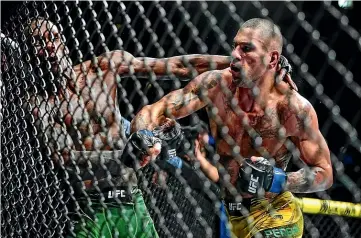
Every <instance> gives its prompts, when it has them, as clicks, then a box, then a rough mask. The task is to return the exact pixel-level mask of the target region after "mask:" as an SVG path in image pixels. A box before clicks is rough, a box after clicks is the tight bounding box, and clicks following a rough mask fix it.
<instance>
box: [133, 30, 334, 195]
mask: <svg viewBox="0 0 361 238" xmlns="http://www.w3.org/2000/svg"><path fill="white" fill-rule="evenodd" d="M261 35H262V34H261V32H259V30H254V29H248V28H246V29H240V30H239V32H238V34H237V35H236V37H235V39H234V42H235V48H234V50H233V52H232V56H233V57H234V59H235V60H234V61H233V62H232V63H231V65H230V67H229V68H227V69H223V70H213V71H209V72H206V73H203V74H201V75H199V76H198V77H196V78H195V79H194V80H192V81H191V82H190V83H189V84H188V85H187V86H186V87H185V88H182V89H179V90H176V91H173V92H171V93H169V94H168V95H166V96H164V97H163V98H162V99H161V100H159V101H158V102H156V103H154V104H152V105H148V106H145V107H144V108H143V109H142V110H141V111H140V112H139V113H138V114H137V115H136V117H135V118H134V119H133V121H132V130H133V131H136V130H140V129H145V128H146V129H152V128H154V127H155V126H157V125H159V124H160V123H162V121H163V120H164V119H165V118H167V117H169V118H173V119H179V118H183V117H186V116H188V115H190V114H192V113H194V112H196V111H197V110H199V109H201V108H204V107H206V109H207V112H208V117H209V120H210V125H211V133H212V136H213V137H214V138H215V139H216V146H217V153H218V154H219V155H220V157H221V160H220V162H221V163H222V165H223V166H224V167H225V168H226V169H227V170H228V173H229V174H230V177H231V178H230V182H231V183H232V184H233V185H235V181H236V180H237V177H238V171H239V168H240V166H241V165H242V158H250V157H252V156H255V157H264V158H267V159H271V162H275V166H277V167H279V168H282V169H285V167H286V165H287V163H288V161H289V159H290V157H291V156H289V153H290V152H292V147H290V146H288V144H291V145H292V144H293V145H295V146H296V147H295V148H294V149H295V151H296V152H295V153H294V155H297V153H299V157H300V159H301V160H302V161H303V162H304V163H305V164H306V165H307V166H305V167H304V168H302V169H300V170H299V171H296V172H290V173H288V174H287V175H288V180H287V184H286V188H285V189H286V190H289V191H291V192H294V193H308V192H315V191H322V190H325V189H327V188H329V187H330V186H331V184H332V167H331V163H330V152H329V149H328V147H327V144H326V142H325V139H324V138H323V136H322V135H321V133H320V131H319V128H318V121H317V115H316V112H315V110H314V109H313V107H312V105H311V104H310V103H309V102H308V101H307V100H306V99H305V98H304V97H302V96H301V95H300V94H299V93H297V92H296V91H294V90H291V89H290V88H289V87H288V84H286V83H285V82H280V83H275V81H276V80H275V75H276V71H277V67H278V66H277V64H278V59H279V55H280V52H278V51H277V50H274V49H272V44H267V43H265V42H266V41H265V40H264V39H263V38H262V36H261ZM271 43H274V42H271ZM237 65H239V66H238V68H242V73H241V72H238V71H237V70H236V68H237ZM283 73H284V72H283ZM242 74H243V76H242ZM254 86H256V87H254ZM290 141H291V142H293V143H288V142H290ZM239 156H240V157H241V159H239V158H237V157H239ZM273 159H274V161H273ZM243 196H244V197H248V196H249V195H247V194H243ZM272 196H273V194H270V193H267V194H266V197H272Z"/></svg>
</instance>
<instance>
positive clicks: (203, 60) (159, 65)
mask: <svg viewBox="0 0 361 238" xmlns="http://www.w3.org/2000/svg"><path fill="white" fill-rule="evenodd" d="M98 61H99V63H100V64H101V65H102V66H108V67H109V66H110V65H111V64H113V67H114V69H115V71H117V73H118V74H119V75H121V76H128V75H131V74H134V73H135V74H137V77H140V76H146V77H149V75H150V74H151V73H154V75H155V76H159V77H161V76H167V75H168V76H169V75H174V76H176V77H181V78H194V77H195V76H196V75H193V74H192V71H194V72H196V73H198V74H201V73H203V72H206V71H209V70H213V69H225V68H227V67H229V64H230V62H231V58H230V57H229V56H221V55H200V54H192V55H181V56H174V57H170V58H149V57H138V58H136V57H134V56H133V55H132V54H130V53H129V52H126V51H121V50H116V51H111V52H107V53H105V54H103V55H101V56H99V57H98ZM110 62H112V63H110Z"/></svg>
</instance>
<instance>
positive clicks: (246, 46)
mask: <svg viewBox="0 0 361 238" xmlns="http://www.w3.org/2000/svg"><path fill="white" fill-rule="evenodd" d="M251 50H252V47H250V46H249V45H244V46H243V47H242V51H243V52H250V51H251Z"/></svg>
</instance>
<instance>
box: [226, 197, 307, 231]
mask: <svg viewBox="0 0 361 238" xmlns="http://www.w3.org/2000/svg"><path fill="white" fill-rule="evenodd" d="M228 214H229V213H228ZM229 222H230V228H231V233H232V235H231V236H232V238H234V237H237V238H250V237H255V236H256V234H260V235H262V236H263V237H264V238H271V237H272V238H273V237H275V238H281V237H302V234H303V215H302V212H301V208H300V207H299V205H298V204H297V202H296V201H295V198H294V196H293V195H292V193H291V192H284V193H282V194H279V195H277V196H276V197H275V198H273V199H271V200H270V201H268V200H266V199H262V200H260V199H253V200H252V202H251V205H250V208H249V213H248V215H242V216H232V215H229Z"/></svg>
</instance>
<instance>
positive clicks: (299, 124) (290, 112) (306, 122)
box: [277, 91, 318, 135]
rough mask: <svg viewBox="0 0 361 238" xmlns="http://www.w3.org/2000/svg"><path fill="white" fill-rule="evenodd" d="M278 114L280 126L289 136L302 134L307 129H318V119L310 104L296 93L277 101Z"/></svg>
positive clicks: (293, 92)
mask: <svg viewBox="0 0 361 238" xmlns="http://www.w3.org/2000/svg"><path fill="white" fill-rule="evenodd" d="M277 107H278V114H279V116H280V120H281V124H282V126H284V127H285V128H286V130H287V132H288V133H289V134H291V135H299V134H302V133H303V132H304V131H305V129H306V128H307V127H311V128H316V127H318V119H317V114H316V111H315V109H314V108H313V106H312V104H311V103H310V102H309V101H308V100H307V99H306V98H305V97H303V96H302V95H300V94H299V93H298V92H296V91H292V92H291V93H289V94H288V95H286V96H285V97H284V98H283V99H282V100H280V101H279V103H278V105H277Z"/></svg>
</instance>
